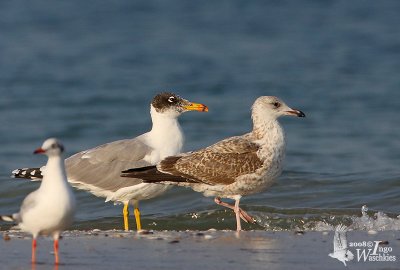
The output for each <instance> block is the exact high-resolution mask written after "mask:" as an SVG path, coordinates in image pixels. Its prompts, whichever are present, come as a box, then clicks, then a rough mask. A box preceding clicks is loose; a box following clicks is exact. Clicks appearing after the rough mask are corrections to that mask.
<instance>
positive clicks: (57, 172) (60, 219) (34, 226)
mask: <svg viewBox="0 0 400 270" xmlns="http://www.w3.org/2000/svg"><path fill="white" fill-rule="evenodd" d="M63 150H64V147H63V146H62V144H61V143H60V142H59V141H58V140H56V139H54V138H50V139H47V140H46V141H45V142H44V143H43V145H42V147H41V148H38V149H36V150H35V152H34V153H35V154H46V155H47V156H48V157H49V158H48V161H47V164H46V169H45V170H44V171H43V180H42V183H41V184H40V187H39V189H37V190H35V191H33V192H32V193H30V194H29V195H28V196H27V197H26V198H25V199H24V201H23V202H22V205H21V209H20V211H19V212H18V213H15V214H13V215H11V216H1V217H0V219H1V220H4V221H12V222H17V223H18V225H19V227H20V228H21V230H23V231H26V232H29V233H31V234H32V236H33V240H32V263H35V262H36V238H37V237H38V235H42V234H44V235H52V236H53V239H54V259H55V264H58V263H59V255H58V239H59V237H60V233H61V232H62V231H63V230H65V229H66V228H68V227H69V226H70V225H71V224H72V222H73V217H74V212H75V197H74V194H73V193H72V190H71V188H70V185H69V184H68V182H67V178H66V176H65V170H64V162H63V159H62V157H61V154H62V152H63Z"/></svg>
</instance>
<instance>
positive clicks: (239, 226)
mask: <svg viewBox="0 0 400 270" xmlns="http://www.w3.org/2000/svg"><path fill="white" fill-rule="evenodd" d="M239 202H240V198H238V199H236V200H235V209H234V210H233V211H235V214H236V231H238V232H240V231H241V230H242V225H241V224H240V208H239Z"/></svg>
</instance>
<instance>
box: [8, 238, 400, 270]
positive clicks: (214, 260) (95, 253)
mask: <svg viewBox="0 0 400 270" xmlns="http://www.w3.org/2000/svg"><path fill="white" fill-rule="evenodd" d="M2 234H3V239H2V240H1V241H0V269H31V268H32V269H36V270H40V269H60V270H61V269H66V270H67V269H99V270H102V269H107V270H109V269H112V270H118V269H190V270H196V269H201V270H205V269H230V270H233V269H346V268H345V267H344V265H343V263H342V262H340V261H338V260H336V259H333V258H331V257H329V256H328V254H329V253H330V252H332V251H333V242H332V241H333V232H305V233H304V232H265V231H247V232H241V233H240V235H237V233H236V232H233V231H213V230H211V231H204V232H193V231H187V232H172V231H155V232H146V233H136V232H122V231H99V230H94V231H90V232H82V231H80V232H78V231H72V232H65V233H64V234H63V239H62V240H61V241H60V251H61V255H60V256H61V264H60V265H59V267H55V266H54V264H53V255H52V240H51V238H46V237H42V238H40V239H39V242H38V253H37V260H38V264H37V265H36V266H35V267H32V266H31V264H30V254H31V238H30V237H29V236H28V235H26V234H24V233H21V232H17V231H6V232H2ZM375 240H379V241H388V242H387V243H384V245H382V247H390V248H391V249H392V252H391V254H390V255H394V256H396V258H397V260H396V262H357V258H355V259H354V260H353V261H351V262H348V268H349V269H399V267H400V232H399V231H385V232H378V233H374V234H371V233H368V232H366V231H350V232H348V241H349V242H350V241H351V242H354V241H356V242H358V241H359V242H362V241H375ZM352 250H353V251H355V250H354V249H352Z"/></svg>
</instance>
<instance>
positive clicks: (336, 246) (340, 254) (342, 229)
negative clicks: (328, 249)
mask: <svg viewBox="0 0 400 270" xmlns="http://www.w3.org/2000/svg"><path fill="white" fill-rule="evenodd" d="M346 232H347V227H346V226H344V225H338V226H337V227H336V229H335V236H334V237H333V253H329V256H330V257H332V258H335V259H338V260H339V261H341V262H343V263H344V266H347V265H346V262H348V261H351V260H353V259H354V255H353V253H352V252H351V251H350V250H349V249H348V246H347V237H346Z"/></svg>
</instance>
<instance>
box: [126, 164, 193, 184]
mask: <svg viewBox="0 0 400 270" xmlns="http://www.w3.org/2000/svg"><path fill="white" fill-rule="evenodd" d="M121 177H128V178H139V179H142V180H143V182H145V183H161V182H162V183H165V184H170V183H179V182H189V183H191V182H193V183H194V181H192V180H190V179H187V178H184V177H181V176H179V175H172V174H169V173H163V172H161V171H159V170H158V169H157V167H156V166H147V167H142V168H134V169H129V170H125V171H122V172H121Z"/></svg>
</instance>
